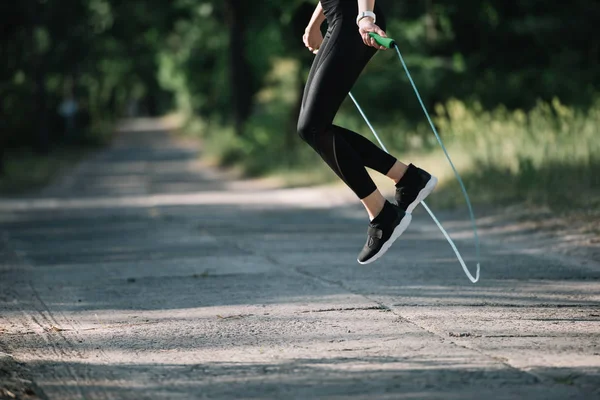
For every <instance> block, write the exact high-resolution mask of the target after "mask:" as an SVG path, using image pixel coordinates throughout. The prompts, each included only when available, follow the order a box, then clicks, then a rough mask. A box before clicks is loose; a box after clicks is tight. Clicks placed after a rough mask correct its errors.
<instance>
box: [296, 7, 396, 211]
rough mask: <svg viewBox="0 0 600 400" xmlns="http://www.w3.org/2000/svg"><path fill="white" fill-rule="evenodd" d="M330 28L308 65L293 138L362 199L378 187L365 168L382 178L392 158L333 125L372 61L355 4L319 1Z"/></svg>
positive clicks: (379, 15) (379, 16) (380, 21)
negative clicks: (358, 20)
mask: <svg viewBox="0 0 600 400" xmlns="http://www.w3.org/2000/svg"><path fill="white" fill-rule="evenodd" d="M321 4H322V5H323V8H324V11H325V15H326V17H327V22H328V24H329V27H328V29H327V34H326V35H325V40H324V41H323V44H322V46H321V48H320V49H319V52H318V54H317V56H316V58H315V60H314V62H313V64H312V67H311V70H310V74H309V76H308V81H307V83H306V88H305V89H304V96H303V98H302V108H301V111H300V118H299V120H298V134H299V135H300V137H301V138H302V139H303V140H304V141H306V142H307V143H308V144H309V145H310V146H311V147H312V148H313V149H314V150H315V151H316V152H317V153H319V155H320V156H321V158H323V160H324V161H325V162H326V163H327V164H328V165H329V167H331V169H332V170H333V171H334V172H335V173H336V174H337V175H338V176H339V177H340V178H341V179H342V180H343V181H344V182H345V183H346V185H348V187H349V188H350V189H351V190H352V191H354V193H356V195H357V196H358V198H359V199H364V198H365V197H367V196H369V195H370V194H371V193H373V192H374V191H375V190H376V189H377V186H375V183H374V182H373V180H372V179H371V177H370V176H369V174H368V173H367V171H366V169H365V167H368V168H371V169H374V170H375V171H378V172H380V173H382V174H384V175H385V174H387V173H388V172H389V170H390V169H391V168H392V166H393V165H394V163H395V162H396V158H394V157H392V156H390V155H389V154H387V153H386V152H385V151H383V150H381V149H380V148H379V147H377V146H376V145H375V144H373V143H372V142H371V141H369V140H368V139H366V138H365V137H363V136H361V135H359V134H358V133H355V132H352V131H350V130H348V129H344V128H342V127H339V126H336V125H333V119H334V117H335V114H336V113H337V111H338V109H339V108H340V106H341V104H342V102H343V101H344V99H345V98H346V96H347V95H348V92H349V91H350V89H351V88H352V86H353V85H354V82H356V80H357V79H358V77H359V75H360V73H361V72H362V70H363V69H364V67H365V66H366V65H367V63H368V62H369V60H370V59H371V57H373V55H374V54H375V53H376V52H377V50H376V49H374V48H373V47H369V46H366V45H365V44H364V43H363V41H362V38H361V36H360V34H359V32H358V27H357V26H356V15H357V14H358V5H357V1H356V0H351V1H344V0H322V1H321ZM375 13H376V14H377V25H378V26H379V27H381V28H382V29H384V30H385V21H384V20H383V14H382V13H381V11H379V10H378V8H377V7H376V8H375Z"/></svg>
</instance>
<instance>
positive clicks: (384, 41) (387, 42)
mask: <svg viewBox="0 0 600 400" xmlns="http://www.w3.org/2000/svg"><path fill="white" fill-rule="evenodd" d="M369 36H371V37H372V38H373V39H375V41H376V42H377V44H378V45H380V46H383V47H387V48H388V49H391V48H393V47H394V46H396V41H395V40H394V39H392V38H384V37H381V36H379V35H378V34H376V33H375V32H369Z"/></svg>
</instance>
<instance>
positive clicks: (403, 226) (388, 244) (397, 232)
mask: <svg viewBox="0 0 600 400" xmlns="http://www.w3.org/2000/svg"><path fill="white" fill-rule="evenodd" d="M411 221H412V215H410V214H405V215H404V218H402V221H400V223H399V224H398V226H396V228H394V232H392V236H391V237H390V238H389V240H388V241H387V242H385V243H384V244H383V246H381V249H380V250H379V252H378V253H377V254H375V255H374V256H373V257H371V258H369V259H368V260H367V261H359V260H358V259H357V260H356V261H358V263H359V264H361V265H365V264H370V263H372V262H374V261H377V259H379V257H381V256H382V255H384V254H385V253H386V252H387V251H388V250H389V249H390V247H392V245H393V244H394V242H395V241H396V239H398V238H399V237H400V235H402V234H403V233H404V231H405V230H406V228H408V225H410V222H411Z"/></svg>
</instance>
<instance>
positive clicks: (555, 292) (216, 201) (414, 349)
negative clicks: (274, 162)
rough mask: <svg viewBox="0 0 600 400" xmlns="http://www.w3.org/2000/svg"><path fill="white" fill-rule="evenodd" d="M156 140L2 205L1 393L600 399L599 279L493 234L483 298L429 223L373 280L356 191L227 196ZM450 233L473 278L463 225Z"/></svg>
mask: <svg viewBox="0 0 600 400" xmlns="http://www.w3.org/2000/svg"><path fill="white" fill-rule="evenodd" d="M153 127H154V125H151V124H150V125H148V126H147V127H143V128H142V130H140V129H137V131H136V130H135V129H134V128H135V126H131V127H130V128H131V130H132V131H131V132H127V133H123V134H121V135H120V136H119V138H118V140H117V141H116V142H115V144H114V146H113V147H111V148H110V149H108V150H106V151H104V152H101V153H99V154H98V155H96V156H94V157H92V158H91V159H90V160H88V161H86V162H84V163H83V164H81V166H80V167H78V168H77V169H76V170H75V171H74V173H73V174H70V175H69V176H67V177H65V178H64V179H63V180H62V181H61V182H59V184H57V185H55V186H54V187H51V188H49V189H48V190H47V191H46V192H45V193H44V194H43V196H42V197H39V198H34V199H27V200H25V199H24V200H2V201H0V233H1V241H0V245H1V248H0V388H2V382H3V381H4V382H5V383H6V382H8V381H9V380H10V379H12V380H13V383H14V382H15V381H17V380H18V381H19V382H26V383H27V385H28V389H27V390H29V393H30V396H29V397H26V396H25V395H21V394H19V393H16V395H17V396H22V398H36V396H37V397H38V398H47V399H61V400H63V399H136V400H138V399H213V398H214V399H316V398H319V399H482V398H483V399H489V400H492V399H520V398H527V399H560V400H563V399H595V398H600V281H599V280H600V266H599V265H598V264H596V263H594V262H590V261H585V260H578V259H567V258H565V257H563V256H555V255H553V254H552V253H549V252H546V253H539V252H538V253H536V252H535V251H534V250H535V249H532V248H530V247H528V243H527V242H523V243H521V244H520V245H519V246H518V247H517V246H514V245H510V246H509V245H507V244H506V243H505V242H503V241H501V240H497V239H496V238H494V237H487V238H486V244H485V246H484V249H483V255H484V259H483V261H482V264H483V270H482V277H481V282H480V283H478V284H476V285H473V284H471V283H470V282H469V281H468V280H467V279H466V277H465V276H464V275H463V272H462V271H461V268H460V265H459V264H458V263H457V262H456V260H455V258H454V255H453V253H452V251H451V249H450V248H449V246H448V245H447V243H446V241H445V240H444V238H443V237H442V235H441V234H440V233H439V231H437V228H436V227H435V225H433V223H432V222H431V221H430V220H429V219H428V218H429V217H428V216H427V215H426V214H425V213H424V212H423V210H418V211H417V212H416V213H415V218H414V221H413V224H412V225H411V227H410V228H409V230H408V231H407V232H406V233H405V234H404V235H403V236H402V238H401V240H399V241H398V242H397V243H396V244H395V245H394V247H393V248H392V249H391V250H390V252H389V253H388V254H387V255H386V256H385V257H384V258H382V259H381V260H380V261H378V262H377V263H375V264H372V265H369V266H366V267H365V266H360V265H359V264H357V262H356V261H355V260H356V255H357V253H358V251H359V250H360V248H361V247H362V245H363V244H364V241H365V238H366V219H365V214H364V211H362V210H361V209H360V207H359V206H357V205H356V201H355V200H354V199H353V198H352V195H351V194H350V193H349V191H348V190H346V189H341V190H340V189H337V188H334V189H331V188H327V189H323V188H312V189H293V190H267V189H260V188H257V186H256V185H253V184H246V183H244V182H235V181H225V180H223V179H221V177H220V175H219V173H217V172H215V171H211V170H209V169H207V168H202V167H199V166H198V163H197V161H196V159H197V153H198V149H197V148H195V147H193V146H191V145H182V144H181V143H178V142H177V141H175V140H173V139H172V138H171V137H169V136H168V135H167V134H166V133H164V132H163V131H161V130H156V129H155V128H153ZM138 128H139V125H138ZM153 129H155V130H153ZM441 216H442V219H443V220H444V221H445V222H446V224H447V226H449V227H450V228H452V229H451V233H454V234H456V236H457V237H458V238H459V241H458V242H457V243H458V244H459V245H460V246H461V248H462V249H464V251H465V253H466V255H467V258H468V261H469V264H470V265H473V259H472V257H471V256H472V254H471V255H470V254H469V253H470V250H471V248H472V245H471V243H470V242H468V241H465V242H462V241H460V239H461V238H465V239H467V238H468V236H467V235H465V233H464V232H468V231H464V229H463V226H464V224H463V221H462V220H456V221H454V220H452V216H451V215H443V214H442V215H441ZM463 231H464V232H463ZM471 253H472V252H471ZM2 353H5V354H2ZM2 360H4V361H2ZM3 362H4V364H2V363H3ZM17 362H19V363H20V364H17ZM11 363H12V364H11ZM2 365H4V368H2ZM11 365H12V367H11ZM11 368H13V369H12V372H11V371H10V370H11ZM3 371H4V373H3ZM11 374H12V375H11ZM23 379H25V381H24V380H23ZM28 381H31V382H28ZM5 387H8V386H5ZM0 390H1V389H0ZM13 390H15V389H13ZM23 390H24V389H23ZM11 393H12V392H11ZM34 393H35V395H34ZM4 395H5V397H2V396H3V393H2V391H0V398H11V397H10V396H9V395H6V394H4Z"/></svg>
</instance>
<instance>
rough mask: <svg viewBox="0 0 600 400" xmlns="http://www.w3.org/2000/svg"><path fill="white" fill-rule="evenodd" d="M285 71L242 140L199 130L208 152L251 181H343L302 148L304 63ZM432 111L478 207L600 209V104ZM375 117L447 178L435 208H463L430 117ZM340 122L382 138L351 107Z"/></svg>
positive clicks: (401, 150) (414, 157) (209, 128)
mask: <svg viewBox="0 0 600 400" xmlns="http://www.w3.org/2000/svg"><path fill="white" fill-rule="evenodd" d="M276 65H277V68H274V69H273V71H272V72H271V74H270V76H269V77H268V80H269V82H271V84H270V85H267V87H266V88H265V89H263V90H262V91H261V92H260V93H259V94H258V95H257V100H258V104H257V105H256V108H255V112H254V114H253V115H252V117H251V119H250V121H249V122H248V125H247V128H246V132H245V134H244V136H243V137H236V136H235V134H234V133H233V131H232V130H231V129H230V128H227V127H223V126H218V125H215V124H207V123H206V122H204V123H203V128H202V129H199V130H200V131H203V132H205V134H204V135H203V136H204V138H205V143H206V152H207V153H208V154H210V156H211V157H213V158H214V159H216V160H217V161H218V163H220V164H221V165H225V166H235V167H236V168H237V169H241V170H243V172H244V173H245V174H246V175H247V176H275V177H277V178H279V179H280V180H282V181H283V182H285V186H306V185H311V184H321V183H327V182H335V181H338V179H337V177H336V176H335V175H334V174H333V172H331V171H330V170H329V168H328V167H327V166H326V165H325V163H323V161H322V160H321V159H320V157H319V156H318V155H317V154H316V153H315V152H314V151H313V150H312V149H311V148H310V147H309V146H307V145H306V144H304V143H302V142H301V141H300V139H299V138H298V137H297V135H296V133H295V126H294V124H293V123H291V122H293V118H292V115H291V110H292V109H293V105H294V102H295V98H296V97H295V96H294V95H293V94H294V93H298V85H297V79H295V78H294V77H297V76H298V70H297V68H298V65H297V64H294V63H293V62H288V61H282V62H280V63H277V64H276ZM364 105H365V106H367V107H368V106H370V104H368V103H367V104H364ZM375 106H376V105H375ZM430 111H431V112H432V118H433V120H434V122H435V124H436V126H437V127H438V130H439V132H440V134H441V135H442V138H443V140H444V142H445V144H446V145H447V147H448V150H449V152H450V155H451V157H452V160H453V161H454V163H455V165H456V167H457V169H458V170H459V172H460V174H461V176H462V178H463V180H464V183H465V185H466V187H467V190H468V193H469V195H470V197H471V199H472V200H473V203H474V204H477V205H491V206H503V205H507V204H515V203H519V204H524V205H530V206H543V207H547V208H549V209H551V210H553V211H561V212H562V211H569V210H576V211H578V212H581V211H588V210H591V211H594V210H595V211H600V132H599V130H600V99H599V100H598V101H597V102H596V103H595V104H594V105H592V106H591V107H590V108H589V109H587V110H579V109H575V108H572V107H569V106H567V105H564V104H562V103H561V102H560V101H559V100H558V99H555V100H553V101H552V102H549V103H548V102H539V103H538V104H537V106H536V107H534V108H533V109H531V110H528V111H524V110H508V109H506V108H505V107H502V106H500V107H497V108H496V109H494V110H485V109H483V107H482V106H481V105H480V104H478V103H470V104H466V103H464V102H462V101H459V100H450V101H448V102H446V103H445V104H438V105H437V106H436V107H434V109H433V110H430ZM367 114H368V115H370V114H371V113H370V112H369V110H368V109H367ZM373 114H374V115H373V116H374V119H373V120H372V121H371V122H373V124H374V125H375V126H376V127H377V128H378V133H379V134H380V136H381V137H382V140H383V141H384V143H385V144H386V146H387V147H388V148H389V149H390V151H391V152H392V154H394V155H395V156H397V157H398V158H399V159H401V160H403V161H405V162H406V163H408V162H414V163H415V164H417V165H419V166H422V167H424V168H426V169H428V170H430V171H431V172H432V173H434V174H435V175H437V176H438V177H439V178H440V187H439V189H438V192H437V195H436V196H434V197H432V199H431V202H432V204H435V205H436V206H438V207H447V208H452V207H455V206H458V205H460V206H463V205H464V199H463V196H462V193H461V191H460V187H459V185H458V184H457V182H456V178H455V177H454V174H453V173H452V170H451V169H450V167H449V165H448V162H447V161H446V159H445V157H444V155H443V153H442V151H441V149H440V148H439V145H438V144H437V142H436V140H435V137H434V135H433V133H432V132H431V129H430V128H429V126H428V124H427V123H426V122H425V119H424V118H423V120H422V121H423V122H422V123H421V124H419V125H418V126H414V125H411V124H409V123H407V122H406V121H405V120H402V119H400V117H394V116H391V115H387V116H386V117H385V119H381V117H379V118H378V115H377V113H373ZM394 118H395V119H394ZM335 123H337V124H339V125H342V126H344V127H347V128H349V129H353V130H356V131H357V132H360V133H362V134H364V135H366V136H367V137H368V138H371V139H372V140H374V138H373V137H372V135H371V133H370V132H369V130H368V128H367V127H366V125H365V124H364V122H363V121H362V119H361V118H360V116H359V114H358V112H357V111H356V110H355V109H354V106H353V105H352V103H351V102H350V101H347V102H346V103H345V104H344V105H343V106H342V109H341V112H340V113H339V114H338V116H337V117H336V121H335ZM215 133H217V134H215Z"/></svg>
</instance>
